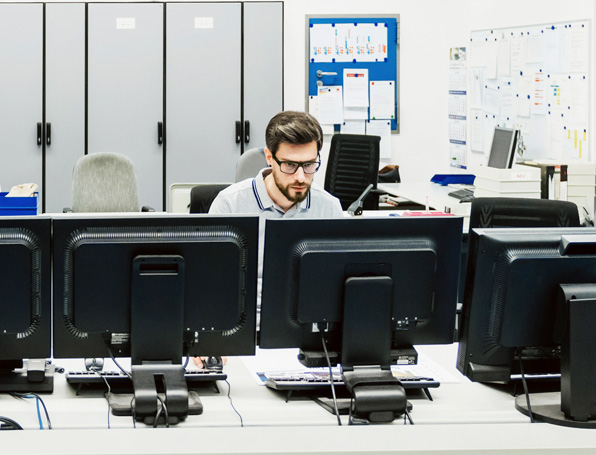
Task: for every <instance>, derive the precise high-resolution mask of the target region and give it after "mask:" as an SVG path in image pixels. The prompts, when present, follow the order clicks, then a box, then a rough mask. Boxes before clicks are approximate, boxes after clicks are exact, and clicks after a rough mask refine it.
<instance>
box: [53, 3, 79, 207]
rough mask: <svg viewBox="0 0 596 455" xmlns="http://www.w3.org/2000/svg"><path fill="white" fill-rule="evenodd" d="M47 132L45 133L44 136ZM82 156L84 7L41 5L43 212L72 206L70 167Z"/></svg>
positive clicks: (62, 4)
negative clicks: (43, 46)
mask: <svg viewBox="0 0 596 455" xmlns="http://www.w3.org/2000/svg"><path fill="white" fill-rule="evenodd" d="M47 133H50V134H47ZM84 154H85V5H84V4H82V3H48V4H47V5H46V136H45V156H46V169H45V190H46V191H45V196H46V197H45V211H46V212H61V211H62V209H63V208H64V207H70V206H71V205H72V169H73V167H74V164H75V163H76V161H77V159H78V158H80V157H81V156H83V155H84Z"/></svg>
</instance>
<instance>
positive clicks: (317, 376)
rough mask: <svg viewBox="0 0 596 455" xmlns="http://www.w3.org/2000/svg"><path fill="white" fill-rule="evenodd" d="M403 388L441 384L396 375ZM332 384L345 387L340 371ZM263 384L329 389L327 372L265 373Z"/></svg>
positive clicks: (305, 389) (334, 376)
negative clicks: (277, 374) (278, 374)
mask: <svg viewBox="0 0 596 455" xmlns="http://www.w3.org/2000/svg"><path fill="white" fill-rule="evenodd" d="M397 378H398V379H399V380H400V381H401V383H402V386H403V388H404V389H428V388H437V387H439V386H440V385H441V383H440V382H439V381H436V380H434V379H433V378H426V377H421V376H410V375H407V376H403V377H397ZM333 384H334V385H335V386H336V387H339V388H342V387H345V385H344V383H343V381H342V379H341V374H340V373H333ZM265 385H266V386H267V387H269V388H271V389H275V390H280V391H291V390H295V391H307V390H323V389H329V373H323V372H316V373H310V372H301V373H295V374H282V375H280V376H275V375H273V374H267V375H266V380H265Z"/></svg>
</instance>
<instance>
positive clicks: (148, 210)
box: [141, 205, 155, 212]
mask: <svg viewBox="0 0 596 455" xmlns="http://www.w3.org/2000/svg"><path fill="white" fill-rule="evenodd" d="M141 212H155V209H154V208H153V207H150V206H148V205H144V206H143V207H141Z"/></svg>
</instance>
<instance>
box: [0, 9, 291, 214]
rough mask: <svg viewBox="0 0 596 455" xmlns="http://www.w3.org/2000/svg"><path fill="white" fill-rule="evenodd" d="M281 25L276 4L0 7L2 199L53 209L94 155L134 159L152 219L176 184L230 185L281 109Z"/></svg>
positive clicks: (67, 196)
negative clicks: (27, 186) (31, 197)
mask: <svg viewBox="0 0 596 455" xmlns="http://www.w3.org/2000/svg"><path fill="white" fill-rule="evenodd" d="M44 21H45V22H44ZM282 24H283V4H282V3H281V2H254V3H253V2H251V3H243V2H229V3H228V2H224V3H215V2H213V3H159V2H151V3H136V2H134V3H47V4H43V3H31V4H8V3H7V4H0V59H1V60H0V61H2V62H3V64H2V68H1V69H0V84H1V85H0V160H2V165H1V166H0V185H1V186H2V189H3V190H4V191H7V190H8V189H10V187H11V186H12V185H15V184H17V183H25V182H35V183H38V185H39V186H40V194H41V196H42V201H43V203H42V205H41V206H40V211H41V209H43V210H44V211H46V212H59V211H61V210H62V208H63V207H65V206H69V205H70V204H71V176H72V168H73V166H74V164H75V162H76V160H77V159H78V158H79V157H81V156H83V155H84V154H85V153H96V152H116V153H123V154H125V155H127V156H129V157H130V158H131V159H132V160H133V162H134V164H135V167H136V169H137V177H138V180H139V197H140V202H141V204H143V205H151V206H153V207H154V208H155V209H156V210H163V209H165V208H166V207H165V200H166V194H167V192H168V189H169V186H170V185H171V184H172V183H176V182H218V181H233V179H234V168H235V164H236V161H237V159H238V157H239V156H240V155H241V153H242V152H243V151H244V150H246V149H248V148H252V147H257V146H263V145H264V129H265V126H266V124H267V122H268V120H269V119H270V118H271V116H272V115H273V114H275V113H276V112H278V111H280V110H281V109H282V108H283V101H282V77H283V76H282V61H283V60H282V45H283V38H282V34H283V31H282ZM44 32H45V33H44ZM245 125H250V134H248V130H247V129H246V128H245Z"/></svg>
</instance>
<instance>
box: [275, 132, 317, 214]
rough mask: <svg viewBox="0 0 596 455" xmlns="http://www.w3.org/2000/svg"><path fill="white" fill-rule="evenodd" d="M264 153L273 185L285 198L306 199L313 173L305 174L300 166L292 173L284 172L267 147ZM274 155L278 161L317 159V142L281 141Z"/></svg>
mask: <svg viewBox="0 0 596 455" xmlns="http://www.w3.org/2000/svg"><path fill="white" fill-rule="evenodd" d="M265 155H266V158H267V162H268V163H269V165H270V166H271V168H272V171H271V175H272V176H273V180H274V182H275V185H276V186H277V188H278V189H279V191H280V192H281V193H282V194H283V195H284V196H285V197H286V199H287V200H288V201H290V202H294V203H298V202H302V201H303V200H304V199H306V196H307V195H308V192H309V191H310V185H311V184H312V181H313V179H314V177H315V175H314V174H305V173H304V169H302V167H299V168H298V170H297V171H296V172H295V173H294V174H285V173H283V172H282V171H281V169H280V165H279V164H277V162H276V161H275V160H274V159H273V156H272V154H271V152H270V151H269V149H266V152H265ZM275 157H276V158H277V159H278V160H279V161H293V162H298V163H304V162H314V161H317V157H318V150H317V143H316V142H315V141H313V142H310V143H308V144H302V145H293V144H288V143H285V142H282V143H281V144H280V145H279V148H278V149H277V153H276V154H275Z"/></svg>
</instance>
